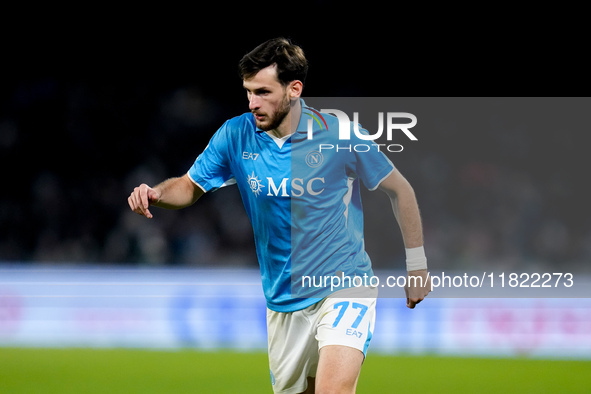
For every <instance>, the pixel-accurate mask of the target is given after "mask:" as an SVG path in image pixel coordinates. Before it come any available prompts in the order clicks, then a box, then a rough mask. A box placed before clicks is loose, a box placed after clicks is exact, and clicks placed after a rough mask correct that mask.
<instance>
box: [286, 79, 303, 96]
mask: <svg viewBox="0 0 591 394" xmlns="http://www.w3.org/2000/svg"><path fill="white" fill-rule="evenodd" d="M287 89H288V90H289V97H290V98H292V99H293V98H299V97H300V96H301V95H302V90H303V89H304V84H303V83H302V81H299V80H295V81H291V82H290V83H289V86H288V87H287Z"/></svg>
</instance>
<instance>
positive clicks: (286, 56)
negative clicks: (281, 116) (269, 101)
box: [238, 37, 308, 86]
mask: <svg viewBox="0 0 591 394" xmlns="http://www.w3.org/2000/svg"><path fill="white" fill-rule="evenodd" d="M273 64H275V65H277V78H278V79H279V82H280V83H281V84H282V85H283V86H286V85H287V84H288V83H290V82H291V81H296V80H298V81H301V82H302V83H304V82H305V79H306V74H307V73H308V61H307V60H306V56H304V51H303V50H302V48H300V47H299V46H297V45H294V44H292V43H291V41H290V40H289V39H287V38H283V37H278V38H273V39H271V40H268V41H266V42H264V43H262V44H260V45H259V46H257V47H256V48H255V49H253V50H252V51H250V52H249V53H247V54H246V55H244V57H242V59H241V60H240V63H239V64H238V70H239V73H240V77H241V78H242V79H243V80H244V79H248V78H252V77H253V76H255V75H256V73H258V72H259V71H261V70H262V69H263V68H266V67H269V66H271V65H273Z"/></svg>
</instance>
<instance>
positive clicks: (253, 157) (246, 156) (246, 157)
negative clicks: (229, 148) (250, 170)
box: [242, 152, 259, 160]
mask: <svg viewBox="0 0 591 394" xmlns="http://www.w3.org/2000/svg"><path fill="white" fill-rule="evenodd" d="M258 157H259V154H258V153H250V152H242V158H243V159H244V160H256V159H257V158H258Z"/></svg>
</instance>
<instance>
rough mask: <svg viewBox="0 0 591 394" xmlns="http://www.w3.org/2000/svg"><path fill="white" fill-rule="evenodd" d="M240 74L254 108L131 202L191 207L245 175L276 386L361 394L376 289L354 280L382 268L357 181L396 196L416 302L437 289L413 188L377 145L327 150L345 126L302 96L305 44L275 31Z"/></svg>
mask: <svg viewBox="0 0 591 394" xmlns="http://www.w3.org/2000/svg"><path fill="white" fill-rule="evenodd" d="M239 71H240V74H241V76H242V80H243V86H244V89H245V90H246V93H247V97H248V101H249V109H250V112H247V113H245V114H243V115H241V116H237V117H234V118H232V119H230V120H228V121H226V122H225V123H224V124H223V125H222V126H221V127H220V128H219V129H218V131H217V132H216V133H215V134H214V135H213V137H212V138H211V140H210V142H209V144H208V145H207V147H206V148H205V150H204V151H203V152H202V153H201V154H200V155H199V156H198V157H197V159H196V160H195V162H194V164H193V165H192V167H191V168H190V169H189V170H188V172H187V173H186V174H185V175H183V176H180V177H175V178H170V179H167V180H165V181H163V182H162V183H160V184H158V185H156V186H154V187H150V186H148V185H146V184H141V185H140V186H138V187H136V188H135V189H134V190H133V192H132V193H131V195H130V196H129V198H128V202H129V206H130V208H131V209H132V210H133V211H134V212H136V213H138V214H140V215H144V216H146V217H147V218H152V217H153V215H152V212H151V210H150V206H151V205H153V206H156V207H161V208H168V209H178V208H183V207H188V206H190V205H192V204H193V203H195V202H196V201H197V200H198V199H199V198H200V197H201V196H202V195H203V194H204V193H207V192H212V191H215V190H216V189H218V188H220V187H224V186H227V185H231V184H236V185H237V186H238V189H239V191H240V194H241V197H242V200H243V203H244V206H245V208H246V212H247V214H248V217H249V218H250V221H251V224H252V226H253V230H254V234H255V244H256V252H257V257H258V260H259V264H260V271H261V278H262V283H263V291H264V294H265V297H266V300H267V332H268V351H269V366H270V371H271V382H272V385H273V390H274V392H276V393H302V392H305V393H314V392H315V393H328V392H330V393H354V392H355V389H356V386H357V380H358V377H359V373H360V370H361V365H362V363H363V361H364V359H365V355H366V351H367V347H368V345H369V342H370V339H371V336H372V332H373V331H374V321H375V303H376V298H377V288H372V287H371V286H365V285H364V286H357V285H356V284H355V281H354V280H353V284H352V281H351V278H353V279H355V278H362V277H363V276H364V275H369V276H371V275H373V272H372V269H371V262H370V259H369V256H368V255H367V253H366V252H365V249H364V241H363V230H362V229H363V227H362V226H363V216H362V209H361V200H360V192H359V187H360V181H361V182H363V184H364V185H365V187H367V188H368V189H370V190H374V189H378V188H379V189H380V190H382V191H384V192H385V193H386V194H387V195H388V196H389V198H390V200H391V203H392V208H393V213H394V217H395V218H396V220H397V221H398V224H399V226H400V229H401V233H402V237H403V241H404V245H405V248H406V253H407V271H408V275H409V276H411V275H414V276H419V277H421V278H423V279H424V281H419V282H414V283H413V282H409V283H410V285H409V286H407V287H406V288H405V291H406V300H407V301H406V302H407V306H408V307H409V308H414V307H415V306H416V305H417V304H418V303H419V302H421V301H422V300H423V299H424V298H425V296H426V295H427V294H428V293H429V286H430V285H429V283H428V275H427V263H426V261H427V260H426V257H425V254H424V249H423V235H422V225H421V218H420V214H419V209H418V205H417V201H416V198H415V194H414V191H413V189H412V187H411V186H410V184H409V183H408V181H407V180H406V179H405V178H404V177H403V176H402V175H401V174H400V172H399V171H398V170H397V169H396V168H395V167H394V165H393V164H392V163H391V161H390V160H389V159H388V158H387V157H386V156H385V155H384V154H383V153H382V152H379V151H378V150H373V151H368V152H355V151H354V150H348V151H347V150H345V151H338V152H337V151H335V150H322V149H319V147H320V144H325V145H323V146H329V145H330V144H331V143H332V144H335V143H336V142H335V139H336V138H338V133H335V132H334V130H338V127H339V124H338V119H337V118H336V117H334V116H331V115H327V114H322V115H321V114H319V113H318V112H317V111H316V110H314V109H313V108H309V107H307V106H306V104H305V102H304V101H303V100H302V99H301V94H302V90H303V87H304V81H305V78H306V74H307V71H308V63H307V60H306V57H305V56H304V53H303V51H302V49H301V48H300V47H299V46H297V45H294V44H292V43H291V42H290V41H289V40H287V39H284V38H277V39H272V40H269V41H267V42H265V43H263V44H261V45H259V46H257V47H256V48H255V49H254V50H252V51H251V52H250V53H248V54H246V55H245V56H244V57H243V58H242V59H241V61H240V63H239ZM319 116H320V117H322V121H321V122H320V121H319ZM310 120H312V121H310ZM355 138H358V137H356V136H352V140H351V142H352V143H353V142H355ZM357 141H358V142H364V141H363V140H360V139H357ZM365 142H367V141H365ZM331 276H332V277H331ZM306 277H307V278H308V279H310V278H314V280H321V279H322V278H329V277H331V278H338V279H339V283H338V284H339V286H337V287H336V288H334V286H331V284H332V283H334V282H329V283H325V286H320V287H319V286H317V283H318V282H317V281H314V282H312V280H308V282H307V283H306V281H305V279H304V278H306ZM347 278H348V279H349V281H348V282H347V280H346V279H347ZM331 280H332V279H331ZM312 283H314V284H312Z"/></svg>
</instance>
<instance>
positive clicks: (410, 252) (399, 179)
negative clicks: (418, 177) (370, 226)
mask: <svg viewBox="0 0 591 394" xmlns="http://www.w3.org/2000/svg"><path fill="white" fill-rule="evenodd" d="M379 188H380V190H382V191H384V192H385V193H386V194H387V195H388V197H390V202H391V203H392V211H393V212H394V216H395V217H396V220H397V221H398V225H399V226H400V231H401V233H402V239H403V241H404V247H405V248H406V265H407V271H408V278H407V279H408V280H407V285H406V287H405V292H406V306H407V307H409V308H411V309H412V308H414V307H415V306H416V305H417V304H418V303H419V302H421V301H422V300H423V299H424V298H425V297H426V296H427V294H429V292H430V291H431V279H430V278H429V276H428V273H427V258H426V257H425V251H424V248H423V226H422V223H421V215H420V212H419V205H418V203H417V199H416V196H415V192H414V190H413V188H412V186H411V185H410V183H409V182H408V181H407V180H406V178H405V177H404V176H403V175H402V174H401V173H400V171H398V170H397V169H396V168H394V170H393V171H392V172H391V173H390V175H389V176H388V177H387V178H386V179H384V180H383V181H382V182H381V183H380V185H379ZM413 277H414V278H413ZM419 278H420V279H419Z"/></svg>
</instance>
